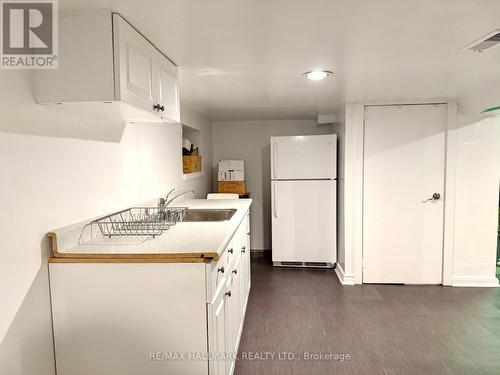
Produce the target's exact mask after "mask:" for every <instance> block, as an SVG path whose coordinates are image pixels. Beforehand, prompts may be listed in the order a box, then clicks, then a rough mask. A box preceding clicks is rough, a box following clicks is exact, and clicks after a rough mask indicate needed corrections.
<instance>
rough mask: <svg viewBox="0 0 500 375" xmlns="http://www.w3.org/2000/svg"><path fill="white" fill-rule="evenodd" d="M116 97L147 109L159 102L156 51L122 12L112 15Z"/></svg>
mask: <svg viewBox="0 0 500 375" xmlns="http://www.w3.org/2000/svg"><path fill="white" fill-rule="evenodd" d="M113 30H114V44H115V79H116V85H115V90H116V97H117V98H119V100H121V101H123V102H126V103H128V104H130V105H133V106H136V107H139V108H142V109H144V110H146V111H149V112H152V111H154V109H153V106H154V105H155V104H157V103H156V100H155V96H156V87H155V86H156V82H155V78H156V77H155V74H154V70H155V64H156V61H155V56H156V54H157V51H156V50H155V48H154V47H153V45H152V44H151V43H149V42H148V41H147V40H146V39H144V38H143V37H142V36H141V35H140V34H139V33H138V32H137V31H136V30H135V29H134V28H133V27H132V26H130V25H129V24H128V23H127V22H126V21H125V20H124V19H123V18H121V17H120V16H119V15H117V14H114V15H113Z"/></svg>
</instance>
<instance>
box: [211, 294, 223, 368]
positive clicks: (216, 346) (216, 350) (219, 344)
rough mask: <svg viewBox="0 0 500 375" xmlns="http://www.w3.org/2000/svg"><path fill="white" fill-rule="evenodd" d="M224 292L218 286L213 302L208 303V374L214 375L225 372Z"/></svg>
mask: <svg viewBox="0 0 500 375" xmlns="http://www.w3.org/2000/svg"><path fill="white" fill-rule="evenodd" d="M225 292H226V289H225V287H222V288H220V290H219V291H218V294H217V297H216V298H215V300H214V301H213V303H209V304H208V324H209V326H208V336H209V352H210V356H211V357H210V359H209V361H208V363H209V372H210V374H215V375H226V374H227V368H226V360H225V356H226V353H227V351H228V350H227V349H228V348H227V343H226V340H227V332H226V330H227V324H226V320H227V315H228V307H227V305H226V295H225Z"/></svg>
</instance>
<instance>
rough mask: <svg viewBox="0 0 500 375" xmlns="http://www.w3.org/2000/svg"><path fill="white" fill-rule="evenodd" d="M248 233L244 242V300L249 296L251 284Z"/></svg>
mask: <svg viewBox="0 0 500 375" xmlns="http://www.w3.org/2000/svg"><path fill="white" fill-rule="evenodd" d="M250 246H251V245H250V233H248V234H247V235H246V241H245V249H246V251H245V254H244V255H245V259H246V263H245V267H246V272H245V276H246V278H245V282H244V284H245V285H246V292H245V296H246V297H245V299H246V298H247V297H248V295H249V294H250V286H251V284H252V271H251V270H252V258H251V254H250Z"/></svg>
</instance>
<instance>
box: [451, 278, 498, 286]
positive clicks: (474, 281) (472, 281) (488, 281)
mask: <svg viewBox="0 0 500 375" xmlns="http://www.w3.org/2000/svg"><path fill="white" fill-rule="evenodd" d="M451 286H457V287H472V288H498V287H500V285H499V282H498V279H497V278H496V277H493V278H487V277H476V276H453V277H452V278H451Z"/></svg>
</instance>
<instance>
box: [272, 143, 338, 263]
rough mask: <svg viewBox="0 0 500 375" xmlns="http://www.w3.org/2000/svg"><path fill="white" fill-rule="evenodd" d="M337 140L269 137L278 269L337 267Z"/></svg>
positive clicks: (273, 243) (273, 253) (274, 254)
mask: <svg viewBox="0 0 500 375" xmlns="http://www.w3.org/2000/svg"><path fill="white" fill-rule="evenodd" d="M336 179H337V136H336V135H335V134H329V135H312V136H291V137H271V217H272V259H273V265H275V266H299V267H333V266H334V265H335V263H336V262H337V181H336Z"/></svg>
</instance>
